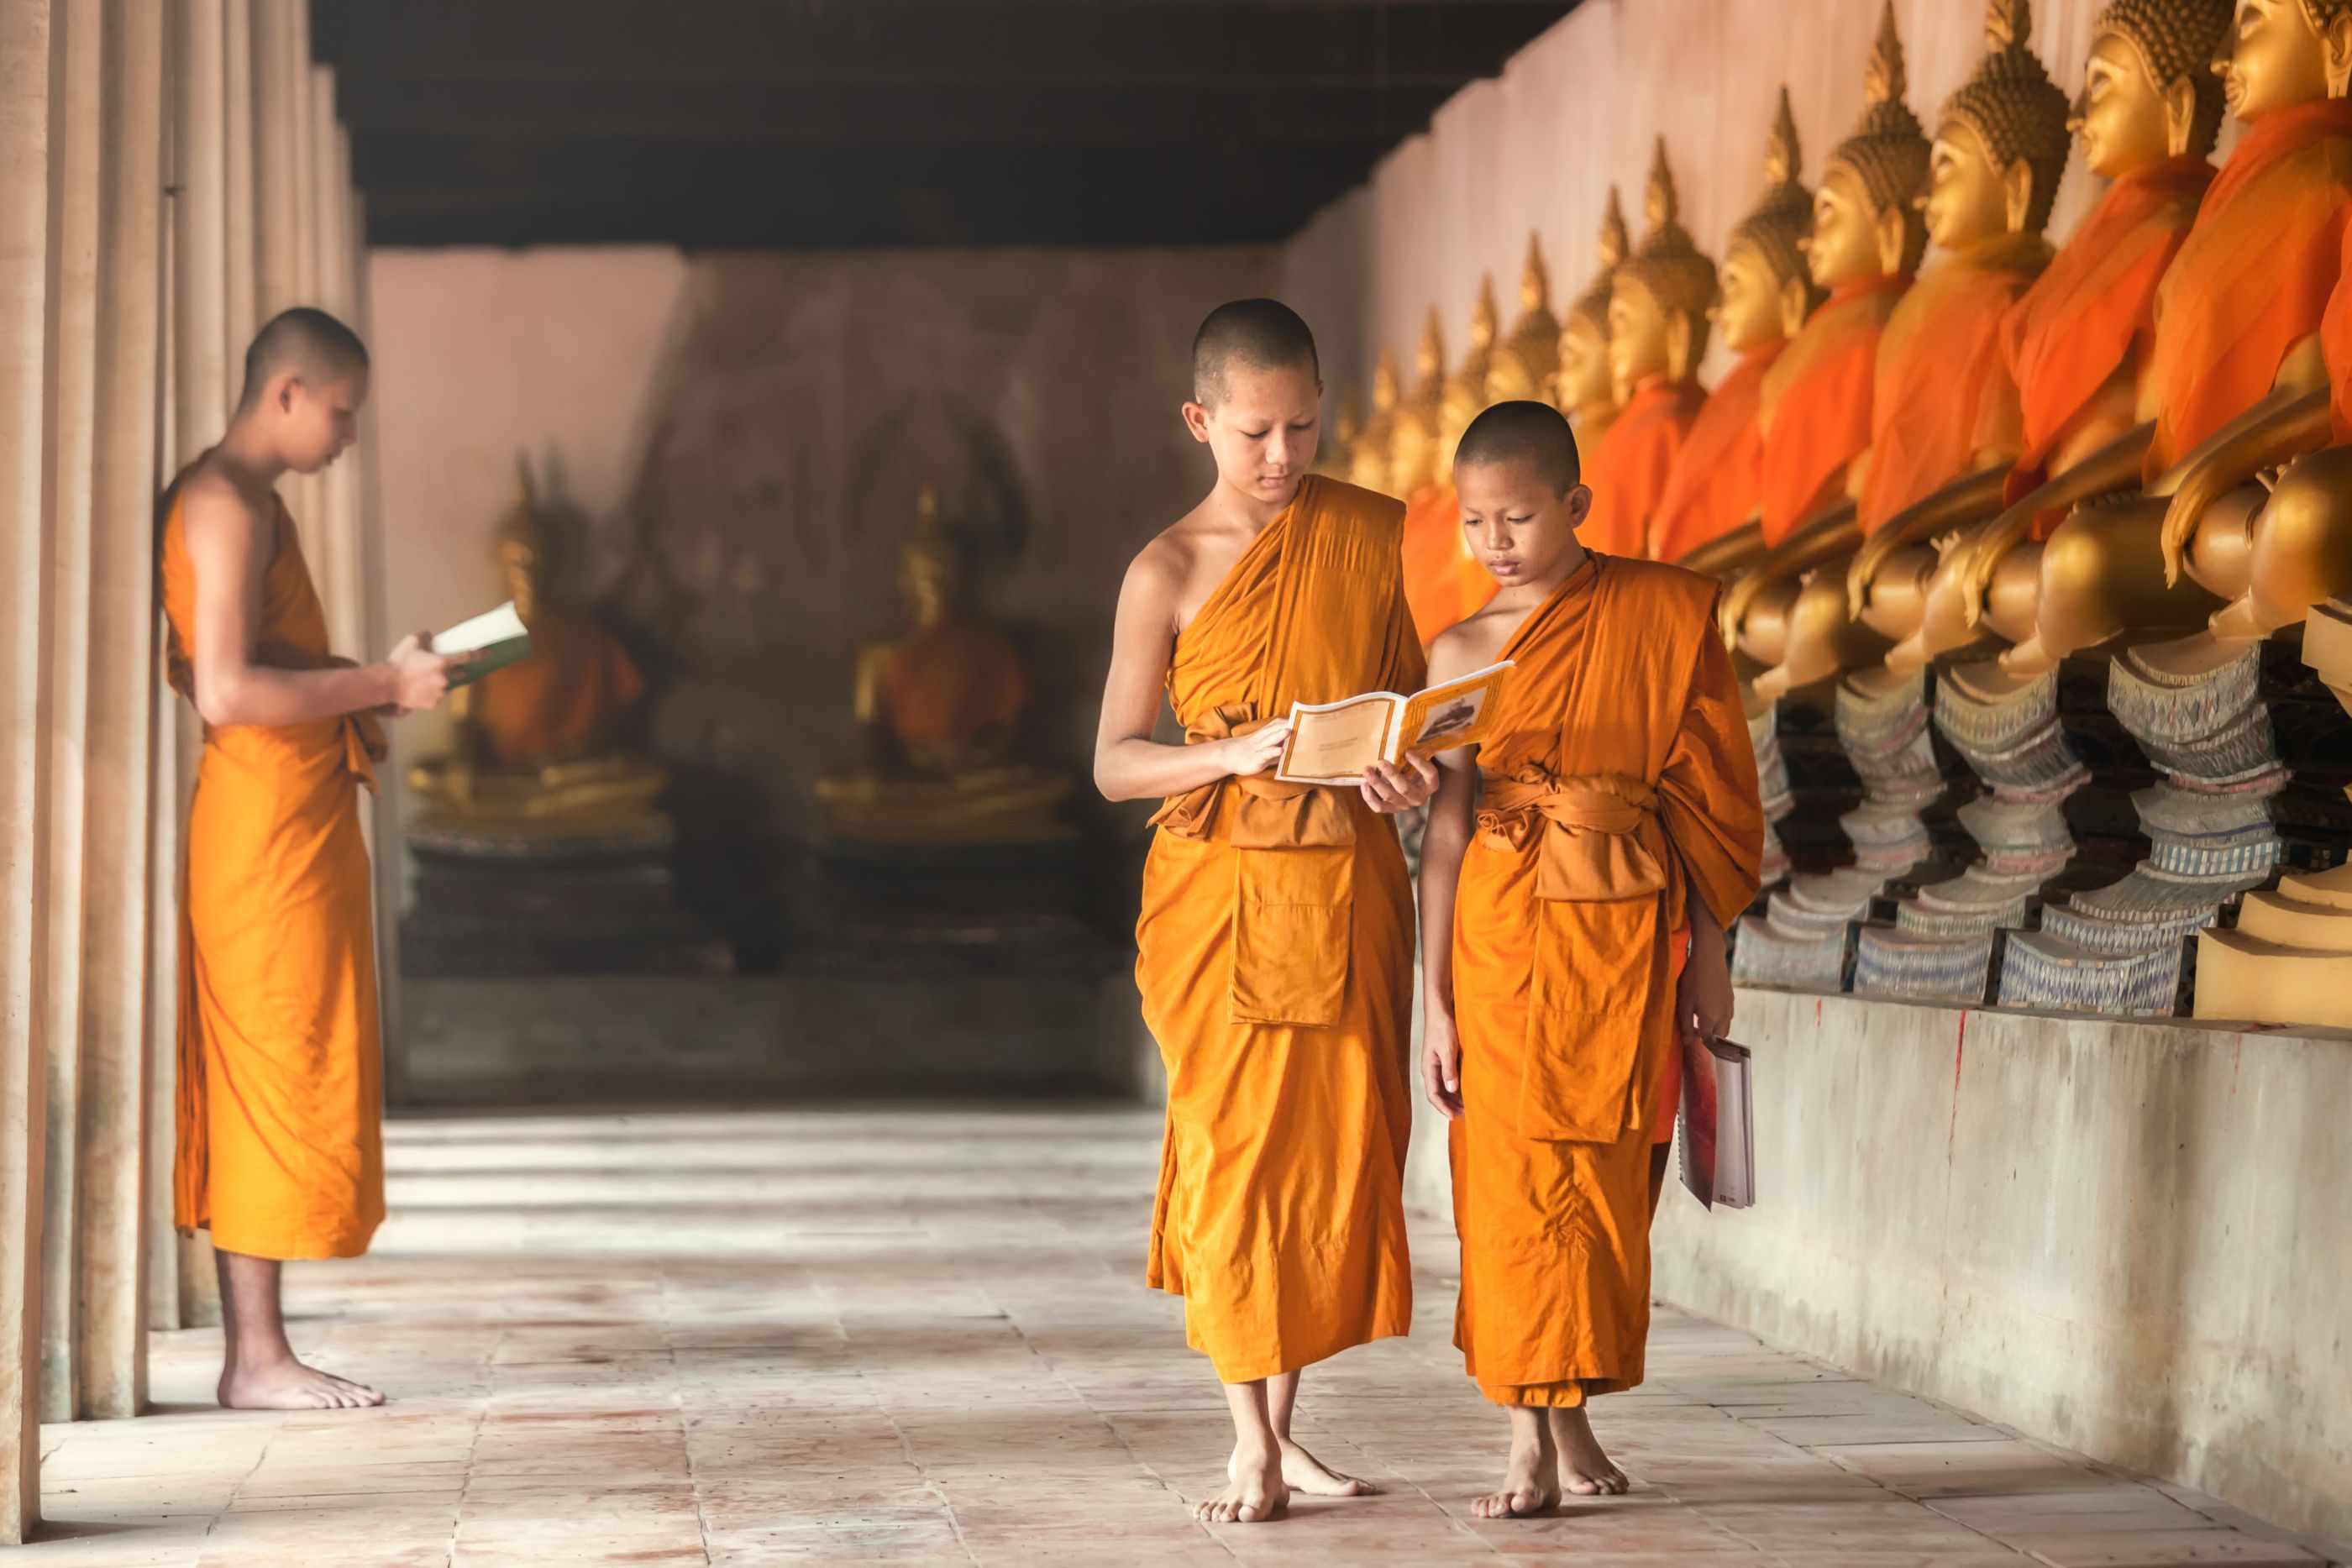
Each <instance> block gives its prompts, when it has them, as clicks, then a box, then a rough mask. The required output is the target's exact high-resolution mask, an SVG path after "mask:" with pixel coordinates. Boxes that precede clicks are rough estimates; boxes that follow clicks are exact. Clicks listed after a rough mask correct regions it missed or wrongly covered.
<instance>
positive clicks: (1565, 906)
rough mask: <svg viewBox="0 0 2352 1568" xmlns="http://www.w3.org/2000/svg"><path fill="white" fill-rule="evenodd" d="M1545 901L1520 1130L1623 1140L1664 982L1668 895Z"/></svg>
mask: <svg viewBox="0 0 2352 1568" xmlns="http://www.w3.org/2000/svg"><path fill="white" fill-rule="evenodd" d="M1535 904H1536V919H1537V921H1538V931H1537V934H1536V961H1535V973H1534V975H1533V977H1532V984H1531V985H1530V987H1529V996H1528V1034H1527V1043H1526V1049H1525V1052H1524V1055H1523V1057H1522V1067H1521V1070H1520V1076H1519V1118H1518V1119H1519V1135H1520V1136H1521V1137H1525V1138H1548V1139H1555V1140H1560V1141H1569V1142H1576V1143H1599V1144H1605V1143H1613V1142H1615V1141H1616V1140H1617V1139H1618V1138H1620V1137H1622V1136H1623V1135H1624V1132H1625V1128H1626V1126H1627V1125H1628V1124H1629V1123H1630V1120H1631V1118H1632V1116H1633V1073H1634V1070H1635V1068H1636V1067H1637V1066H1638V1065H1639V1063H1640V1061H1641V1055H1642V1037H1643V1031H1644V1029H1645V1028H1646V1026H1647V1013H1648V1010H1649V1009H1648V1002H1649V1000H1650V990H1651V988H1652V987H1653V985H1654V983H1655V982H1654V974H1655V968H1654V954H1655V952H1656V950H1657V937H1658V920H1659V916H1660V910H1659V907H1658V899H1657V896H1656V895H1655V894H1651V895H1649V896H1647V897H1639V898H1619V899H1609V900H1605V901H1592V902H1583V901H1568V900H1553V899H1548V898H1538V899H1537V900H1536V901H1535Z"/></svg>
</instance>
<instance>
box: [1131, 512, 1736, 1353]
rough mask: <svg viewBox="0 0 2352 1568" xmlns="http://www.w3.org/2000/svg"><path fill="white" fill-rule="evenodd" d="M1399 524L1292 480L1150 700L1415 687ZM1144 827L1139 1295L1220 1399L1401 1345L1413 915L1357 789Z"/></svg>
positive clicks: (1387, 828)
mask: <svg viewBox="0 0 2352 1568" xmlns="http://www.w3.org/2000/svg"><path fill="white" fill-rule="evenodd" d="M1401 517H1402V507H1400V506H1399V505H1398V503H1396V502H1394V501H1391V500H1390V499H1388V498H1387V497H1382V496H1377V495H1374V494H1373V493H1372V492H1370V491H1369V490H1362V489H1359V488H1357V487H1356V486H1352V485H1345V484H1341V483H1339V481H1337V480H1331V479H1322V478H1308V479H1307V480H1306V481H1305V482H1304V483H1303V484H1302V485H1301V486H1300V488H1299V492H1298V496H1297V499H1296V500H1295V501H1294V502H1292V504H1291V507H1290V508H1289V510H1288V511H1286V512H1285V513H1284V514H1283V515H1282V516H1281V517H1279V518H1277V519H1276V521H1275V522H1274V523H1273V524H1272V525H1270V526H1269V527H1268V528H1266V529H1265V532H1264V533H1262V534H1260V535H1259V536H1258V538H1257V539H1256V540H1255V542H1254V543H1252V544H1251V546H1250V548H1249V549H1247V550H1246V551H1244V553H1243V555H1242V558H1241V559H1240V560H1238V561H1237V562H1235V563H1234V568H1233V570H1231V571H1230V572H1228V573H1227V574H1226V576H1225V580H1224V581H1223V583H1221V584H1220V585H1219V586H1218V588H1217V590H1216V591H1215V592H1214V593H1213V594H1211V595H1210V597H1209V601H1208V602H1207V603H1206V604H1205V605H1203V606H1202V609H1201V612H1200V614H1199V615H1198V616H1197V617H1195V618H1194V620H1193V622H1192V624H1191V625H1190V626H1188V627H1186V628H1185V630H1184V632H1183V634H1182V635H1181V636H1180V637H1179V638H1178V639H1177V640H1176V653H1175V658H1174V661H1173V664H1172V666H1171V669H1170V670H1169V673H1168V695H1169V700H1170V702H1171V705H1172V706H1173V707H1174V708H1175V711H1176V716H1177V717H1178V718H1179V719H1181V721H1182V722H1183V725H1184V728H1185V733H1186V734H1187V736H1188V737H1191V738H1192V740H1194V741H1196V742H1197V741H1202V740H1209V739H1214V738H1217V737H1223V736H1226V735H1230V734H1234V733H1235V732H1237V731H1241V730H1245V729H1248V728H1251V727H1255V726H1256V725H1259V724H1261V723H1264V722H1265V721H1266V720H1268V719H1271V718H1274V717H1276V716H1280V715H1285V714H1287V713H1288V712H1289V711H1290V705H1291V704H1292V703H1293V702H1294V701H1306V702H1328V701H1331V700H1333V699H1335V698H1338V697H1343V696H1349V695H1354V694H1355V693H1358V692H1365V691H1379V690H1382V689H1386V690H1389V691H1398V692H1410V691H1413V690H1416V689H1418V687H1419V686H1420V685H1421V684H1422V680H1423V674H1424V670H1423V664H1422V655H1421V645H1420V643H1419V641H1418V640H1417V639H1416V638H1415V637H1414V635H1413V631H1412V620H1411V618H1410V617H1409V616H1408V614H1407V613H1406V610H1405V602H1404V591H1403V589H1402V585H1401V584H1400V581H1399V579H1398V571H1397V547H1398V526H1399V521H1400V518H1401ZM1743 733H1744V732H1743ZM1152 821H1154V822H1155V823H1156V824H1157V825H1158V827H1159V830H1160V831H1158V832H1157V833H1156V834H1154V835H1153V837H1152V841H1151V852H1150V858H1149V859H1148V860H1147V861H1146V862H1145V865H1144V873H1143V913H1142V917H1141V919H1140V920H1139V921H1138V923H1137V925H1136V946H1137V948H1138V952H1137V955H1136V965H1135V973H1136V979H1137V981H1138V982H1139V985H1140V986H1141V988H1142V991H1143V1016H1144V1021H1145V1022H1146V1023H1148V1024H1149V1025H1150V1029H1151V1032H1152V1035H1153V1036H1154V1038H1156V1039H1157V1040H1159V1042H1160V1059H1161V1061H1164V1062H1165V1063H1166V1064H1167V1068H1168V1126H1167V1137H1166V1142H1165V1144H1164V1145H1163V1147H1162V1150H1161V1155H1160V1198H1159V1203H1158V1206H1157V1208H1156V1211H1155V1212H1154V1214H1153V1216H1152V1223H1151V1249H1150V1271H1149V1274H1148V1280H1149V1282H1150V1284H1152V1285H1153V1286H1155V1287H1157V1288H1158V1289H1160V1290H1164V1291H1172V1292H1174V1293H1176V1294H1179V1295H1181V1296H1182V1297H1183V1298H1184V1325H1185V1336H1186V1338H1187V1339H1188V1340H1189V1341H1190V1343H1192V1346H1193V1348H1194V1349H1196V1350H1202V1351H1205V1352H1206V1353H1207V1354H1208V1355H1209V1357H1210V1359H1211V1360H1212V1361H1213V1363H1214V1364H1215V1365H1216V1369H1217V1375H1218V1376H1219V1377H1221V1378H1223V1380H1224V1381H1226V1382H1228V1383H1245V1382H1250V1381H1253V1380H1255V1379H1257V1378H1261V1377H1268V1376H1271V1375H1275V1374H1276V1373H1280V1372H1286V1371H1290V1370H1292V1369H1294V1368H1297V1367H1301V1366H1305V1365H1307V1364H1308V1363H1310V1362H1316V1361H1320V1360H1322V1359H1323V1358H1324V1357H1326V1356H1328V1355H1332V1354H1337V1353H1338V1352H1339V1351H1342V1350H1345V1349H1347V1348H1348V1347H1349V1345H1354V1344H1361V1343H1365V1342H1366V1341H1368V1340H1372V1339H1379V1338H1382V1337H1385V1336H1388V1335H1392V1334H1402V1333H1405V1332H1406V1330H1407V1328H1408V1327H1409V1326H1410V1324H1411V1322H1412V1269H1411V1266H1410V1265H1409V1263H1408V1262H1407V1260H1406V1257H1405V1231H1404V1200H1403V1194H1402V1178H1403V1170H1404V1154H1405V1136H1406V1134H1407V1132H1408V1131H1409V1130H1410V1128H1411V1126H1412V1095H1411V1093H1410V1092H1409V1090H1408V1088H1407V1082H1406V1071H1405V1056H1406V1051H1407V1044H1406V1041H1407V1029H1408V1025H1409V1021H1410V1020H1409V1018H1408V1012H1409V1009H1410V1008H1411V1005H1412V952H1413V927H1412V918H1413V915H1412V889H1411V888H1410V887H1409V886H1408V885H1407V883H1406V880H1405V870H1404V855H1403V853H1402V851H1401V850H1400V849H1399V848H1398V844H1397V835H1396V832H1395V830H1394V828H1393V827H1392V826H1391V824H1390V823H1389V822H1388V821H1387V820H1386V819H1384V818H1381V817H1380V816H1378V815H1376V814H1374V813H1373V812H1372V810H1370V808H1369V807H1367V806H1366V805H1365V804H1364V801H1363V796H1362V794H1361V793H1360V791H1358V790H1355V789H1318V788H1315V787H1313V786H1307V785H1286V784H1281V783H1278V782H1276V780H1275V779H1274V776H1273V775H1272V774H1271V773H1267V774H1264V775H1260V776H1258V777H1256V778H1252V779H1221V780H1219V781H1218V782H1216V783H1214V784H1210V785H1205V786H1203V787H1202V788H1201V789H1195V790H1193V791H1192V792H1191V793H1190V794H1187V795H1180V796H1176V797H1173V798H1171V800H1169V801H1168V803H1167V804H1166V805H1165V806H1164V807H1162V808H1161V809H1160V812H1159V814H1158V815H1157V816H1155V817H1154V818H1153V819H1152Z"/></svg>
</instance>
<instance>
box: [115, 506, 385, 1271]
mask: <svg viewBox="0 0 2352 1568" xmlns="http://www.w3.org/2000/svg"><path fill="white" fill-rule="evenodd" d="M177 490H178V485H177V482H176V481H175V482H174V484H173V491H172V492H171V493H169V494H167V495H166V497H165V501H164V505H165V507H166V510H165V515H164V522H163V538H162V541H161V549H162V561H161V580H162V588H163V613H164V617H165V619H166V621H167V622H168V627H169V638H170V643H169V657H170V665H171V676H172V685H173V687H174V688H175V689H177V690H178V691H179V692H180V693H181V694H182V695H193V694H194V690H195V677H194V667H193V666H192V665H191V664H190V663H189V656H190V653H189V651H190V649H191V648H193V647H194V625H195V612H196V577H195V570H194V567H193V566H192V565H191V564H190V562H189V560H188V552H187V548H186V545H185V543H184V539H183V538H182V534H181V527H180V504H179V498H178V495H177ZM277 527H278V543H277V549H276V551H275V553H274V554H273V556H272V557H271V559H270V563H269V570H268V575H267V576H266V577H265V578H264V579H263V580H262V595H261V625H260V633H259V638H258V641H257V648H256V656H257V659H258V661H259V662H261V663H263V664H275V665H278V666H280V667H283V668H289V669H322V668H324V667H326V666H327V665H328V664H330V663H331V660H330V658H329V655H328V653H327V622H326V616H325V613H324V612H322V611H321V610H320V606H319V596H318V594H317V592H316V591H314V590H313V589H312V587H311V585H310V569H309V567H307V566H306V565H304V564H303V560H302V547H301V542H300V540H299V538H298V537H297V536H296V534H295V531H294V519H293V518H292V517H289V516H288V515H287V511H286V508H285V507H284V505H283V504H280V505H279V507H278V517H277ZM383 754H384V752H383V730H382V729H381V728H380V727H378V726H377V724H376V722H375V720H374V718H373V716H369V715H365V714H352V715H347V716H344V717H341V718H322V719H315V720H312V721H311V722H310V723H308V724H297V725H287V726H284V727H275V728H262V727H254V726H238V727H232V728H226V729H215V728H212V727H206V729H205V746H204V758H203V760H202V761H201V762H200V763H199V764H198V765H197V769H196V791H195V800H194V805H193V806H191V807H190V809H189V813H188V840H187V844H188V872H187V883H186V889H185V896H184V897H183V898H182V900H181V902H180V1023H179V1036H180V1043H179V1074H180V1081H179V1150H178V1158H177V1160H176V1161H175V1163H174V1166H173V1209H174V1213H175V1218H176V1219H177V1221H178V1223H179V1224H180V1225H181V1226H182V1227H183V1228H189V1229H195V1228H203V1227H205V1226H209V1227H211V1228H212V1234H213V1243H214V1245H215V1246H216V1247H220V1248H223V1249H226V1250H228V1251H231V1252H242V1253H245V1254H247V1256H250V1257H256V1258H279V1259H290V1258H352V1257H357V1256H358V1255H359V1254H360V1253H362V1252H364V1251H366V1250H367V1244H368V1239H369V1238H370V1237H371V1236H373V1235H374V1234H375V1228H376V1226H377V1225H378V1224H380V1223H381V1222H382V1221H383V1126H382V1113H381V1106H382V1103H383V1091H382V1073H383V1064H382V1061H381V1060H380V1057H379V1052H378V1044H377V1037H376V990H375V935H374V899H373V893H372V892H371V891H370V883H369V872H368V854H367V846H366V844H365V843H364V842H363V841H362V840H361V837H360V814H359V788H358V787H359V786H361V785H365V786H367V787H368V788H369V789H373V788H374V787H375V770H374V767H373V764H374V762H375V761H377V760H380V759H381V758H383Z"/></svg>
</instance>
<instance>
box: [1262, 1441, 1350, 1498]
mask: <svg viewBox="0 0 2352 1568" xmlns="http://www.w3.org/2000/svg"><path fill="white" fill-rule="evenodd" d="M1241 1476H1242V1456H1241V1450H1240V1449H1238V1448H1236V1449H1234V1457H1233V1458H1232V1459H1231V1460H1230V1461H1229V1462H1228V1463H1227V1464H1226V1466H1225V1479H1228V1480H1239V1479H1241ZM1282 1481H1283V1484H1284V1485H1285V1486H1286V1487H1288V1488H1289V1489H1290V1490H1292V1491H1295V1492H1304V1493H1305V1494H1306V1495H1307V1496H1308V1497H1371V1496H1374V1495H1375V1494H1377V1493H1378V1492H1379V1491H1380V1490H1381V1489H1380V1488H1378V1487H1376V1486H1374V1485H1373V1484H1372V1483H1371V1482H1370V1481H1368V1480H1360V1479H1358V1478H1356V1477H1354V1476H1343V1475H1341V1474H1340V1473H1339V1471H1337V1470H1335V1469H1332V1468H1331V1467H1330V1466H1328V1465H1327V1464H1325V1463H1324V1462H1323V1461H1322V1460H1320V1459H1318V1458H1316V1457H1315V1456H1314V1455H1312V1454H1310V1453H1308V1452H1307V1450H1306V1449H1305V1448H1301V1447H1299V1446H1298V1445H1297V1443H1294V1442H1292V1441H1291V1440H1290V1439H1289V1438H1287V1437H1285V1438H1283V1439H1282Z"/></svg>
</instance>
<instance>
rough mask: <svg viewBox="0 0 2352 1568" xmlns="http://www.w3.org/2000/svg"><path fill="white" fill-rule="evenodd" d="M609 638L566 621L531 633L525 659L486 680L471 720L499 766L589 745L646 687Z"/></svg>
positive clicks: (549, 621)
mask: <svg viewBox="0 0 2352 1568" xmlns="http://www.w3.org/2000/svg"><path fill="white" fill-rule="evenodd" d="M645 685H646V684H645V681H644V679H643V678H642V677H641V676H639V675H638V674H637V666H636V665H635V664H633V663H632V662H631V661H630V659H629V655H628V653H627V652H626V651H625V650H624V649H623V648H622V646H621V644H620V643H618V642H617V641H615V640H614V638H613V637H612V636H611V635H610V634H608V633H606V632H604V631H603V630H602V629H600V628H598V627H596V626H593V625H591V624H590V623H589V622H585V621H578V620H574V619H572V617H570V616H553V615H551V616H547V617H544V618H542V620H541V623H540V624H539V625H537V626H534V627H532V628H531V629H530V658H528V659H525V660H523V661H522V662H521V663H520V664H509V665H507V666H506V667H505V668H504V669H499V670H492V671H491V672H490V673H489V674H487V675H484V676H483V677H482V678H481V680H480V682H479V683H478V685H477V686H476V689H475V695H474V702H473V718H474V721H475V722H476V723H477V724H478V725H479V726H481V728H482V733H483V735H484V736H485V737H487V738H488V741H489V743H490V751H491V753H492V755H494V756H496V757H497V758H498V759H499V761H501V762H532V761H536V760H538V759H539V758H543V757H551V756H553V755H556V754H557V753H560V752H562V751H564V750H567V749H569V748H571V747H578V746H583V745H585V744H587V743H588V742H590V741H593V740H594V739H595V738H596V737H597V736H598V734H599V732H601V731H602V730H603V729H604V727H605V725H606V724H607V723H609V722H610V721H611V720H612V718H613V716H614V715H615V714H617V713H619V712H620V711H621V710H622V709H623V708H625V707H627V706H629V705H630V704H631V703H633V702H635V701H636V700H637V695H638V694H639V693H640V692H642V691H644V690H645Z"/></svg>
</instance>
